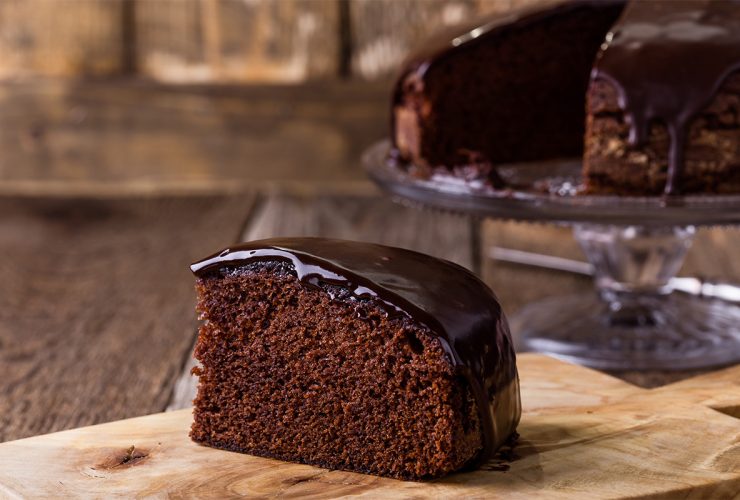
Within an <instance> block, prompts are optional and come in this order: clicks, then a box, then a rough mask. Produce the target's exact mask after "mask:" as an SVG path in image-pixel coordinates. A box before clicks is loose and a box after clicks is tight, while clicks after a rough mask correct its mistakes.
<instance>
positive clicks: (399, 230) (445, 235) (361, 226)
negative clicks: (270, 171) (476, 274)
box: [243, 192, 474, 269]
mask: <svg viewBox="0 0 740 500" xmlns="http://www.w3.org/2000/svg"><path fill="white" fill-rule="evenodd" d="M273 236H322V237H327V238H341V239H347V240H361V241H369V242H373V243H381V244H384V245H391V246H398V247H403V248H409V249H411V250H417V251H419V252H424V253H428V254H430V255H434V256H436V257H440V258H443V259H447V260H451V261H453V262H456V263H458V264H460V265H461V266H464V267H467V268H469V269H471V268H473V250H472V248H473V241H474V235H473V221H472V219H470V218H469V217H466V216H462V215H454V214H447V213H438V212H432V211H424V210H418V209H415V208H408V207H404V206H401V205H399V204H397V203H394V202H392V201H391V200H389V199H388V198H385V197H382V196H377V195H370V196H341V195H336V196H312V195H308V196H296V195H292V194H289V193H287V192H286V193H282V194H280V193H277V194H273V195H272V196H269V197H268V198H267V200H266V202H265V204H264V206H263V207H262V208H261V209H260V212H259V214H258V216H256V217H255V219H254V221H253V223H252V224H250V226H249V227H248V228H247V230H246V232H245V234H244V236H243V239H244V240H245V241H249V240H256V239H261V238H269V237H273Z"/></svg>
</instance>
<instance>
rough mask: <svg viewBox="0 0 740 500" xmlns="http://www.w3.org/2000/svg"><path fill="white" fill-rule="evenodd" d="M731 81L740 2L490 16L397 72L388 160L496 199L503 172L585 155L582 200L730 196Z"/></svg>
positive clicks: (738, 81)
mask: <svg viewBox="0 0 740 500" xmlns="http://www.w3.org/2000/svg"><path fill="white" fill-rule="evenodd" d="M739 69H740V2H738V1H737V0H661V1H633V2H627V1H626V0H570V1H567V0H563V1H559V2H549V3H547V4H546V5H544V6H540V7H535V8H529V9H524V10H521V11H517V12H514V13H509V14H505V15H497V16H491V17H488V18H485V19H483V20H481V21H479V22H478V23H476V24H475V25H474V26H471V27H467V28H464V29H461V30H457V31H455V32H454V33H452V34H446V35H443V36H442V37H435V38H434V39H433V40H430V41H429V42H428V43H426V44H425V45H424V46H423V47H422V49H421V50H420V51H419V52H417V53H415V54H413V55H412V56H411V57H410V58H409V60H408V62H407V63H405V64H404V67H403V69H402V71H401V76H400V78H399V80H398V83H397V84H396V87H395V90H394V94H393V102H392V124H393V125H392V138H393V143H394V150H393V156H392V158H393V160H394V162H395V163H396V164H398V165H399V167H401V168H404V169H407V170H409V171H410V172H411V173H412V174H413V175H417V176H422V177H429V176H431V175H434V174H442V175H446V176H454V177H461V178H464V179H468V180H484V181H485V182H487V183H488V184H490V185H492V186H494V187H503V186H504V182H503V181H502V180H501V178H500V176H499V175H497V171H496V167H497V166H498V165H501V164H508V163H521V162H528V161H539V160H552V159H558V158H566V157H577V156H581V155H583V158H584V170H583V173H584V179H585V188H586V192H590V193H609V194H625V195H646V194H647V195H651V194H660V193H666V194H680V193H737V192H740V119H739V118H738V117H739V116H740V74H738V73H736V71H737V70H739ZM584 124H585V125H586V130H585V140H584ZM584 143H585V148H584Z"/></svg>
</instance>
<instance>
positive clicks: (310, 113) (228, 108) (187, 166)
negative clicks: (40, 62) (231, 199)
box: [0, 81, 387, 188]
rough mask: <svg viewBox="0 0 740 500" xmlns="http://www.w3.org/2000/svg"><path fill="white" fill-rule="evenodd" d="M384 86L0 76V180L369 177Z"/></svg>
mask: <svg viewBox="0 0 740 500" xmlns="http://www.w3.org/2000/svg"><path fill="white" fill-rule="evenodd" d="M386 100H387V89H386V88H385V86H384V85H380V84H361V83H354V84H351V83H334V84H326V85H318V84H316V85H306V86H299V87H294V86H282V87H269V86H268V87H263V86H243V87H242V86H229V87H219V88H213V87H208V86H178V85H156V84H132V83H131V82H126V81H106V82H105V83H103V82H76V83H75V82H60V81H43V82H39V81H37V82H34V83H26V84H10V83H7V84H4V85H0V151H2V155H0V183H3V184H9V183H10V184H22V183H26V184H27V183H33V184H34V185H35V186H40V185H46V184H52V183H55V182H56V183H60V182H65V183H68V184H76V183H79V182H84V183H88V184H91V183H93V184H97V185H99V186H106V185H107V186H110V185H115V186H121V185H128V184H138V185H142V184H143V185H150V186H154V187H158V188H162V187H166V186H168V185H171V184H177V185H188V186H194V187H198V186H201V185H204V184H212V183H217V184H219V185H220V186H222V187H223V186H225V187H233V186H234V185H235V184H241V185H248V186H250V187H253V186H254V185H255V183H263V184H264V183H268V182H281V183H285V184H291V183H292V184H298V185H302V184H307V183H308V184H310V183H314V184H318V185H321V186H323V185H325V184H331V183H338V182H358V181H359V182H363V183H367V182H368V181H367V180H366V178H365V174H364V171H363V170H362V168H361V165H360V161H359V158H360V155H361V154H362V152H363V151H364V149H365V148H367V147H368V146H369V145H370V144H372V143H373V142H374V141H376V140H378V139H381V138H382V137H383V136H384V135H385V134H386V127H387V120H386V118H387V109H386V106H385V102H386Z"/></svg>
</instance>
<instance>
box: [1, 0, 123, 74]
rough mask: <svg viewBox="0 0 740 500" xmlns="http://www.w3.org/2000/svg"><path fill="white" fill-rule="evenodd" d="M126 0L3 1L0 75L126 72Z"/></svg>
mask: <svg viewBox="0 0 740 500" xmlns="http://www.w3.org/2000/svg"><path fill="white" fill-rule="evenodd" d="M126 1H127V0H105V1H100V0H3V1H2V2H0V33H2V36H0V78H18V77H24V76H64V77H66V76H77V77H93V76H94V77H99V76H110V75H119V74H122V73H124V72H125V71H126V69H127V68H126V63H125V60H126V52H127V47H126V37H125V33H124V24H123V19H124V5H125V2H126Z"/></svg>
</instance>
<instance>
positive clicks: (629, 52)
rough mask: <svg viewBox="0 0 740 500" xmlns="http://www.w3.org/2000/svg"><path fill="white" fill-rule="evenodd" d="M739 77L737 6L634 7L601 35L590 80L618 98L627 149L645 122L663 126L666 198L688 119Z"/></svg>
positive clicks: (675, 186) (723, 2) (675, 189)
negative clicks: (665, 134)
mask: <svg viewBox="0 0 740 500" xmlns="http://www.w3.org/2000/svg"><path fill="white" fill-rule="evenodd" d="M738 69H740V2H738V1H737V0H661V1H636V2H632V3H631V4H630V5H629V6H628V7H627V8H626V9H625V11H624V13H623V14H622V17H621V18H620V20H619V21H618V22H617V24H616V25H615V26H614V28H613V29H612V32H611V33H610V34H609V35H607V42H606V44H605V46H604V48H603V50H602V52H601V54H600V56H599V57H598V58H597V62H596V65H595V67H594V70H593V73H592V79H604V80H606V81H608V82H609V83H611V84H612V85H613V86H614V87H615V88H616V89H617V90H618V92H619V99H620V102H619V105H620V107H621V108H622V110H623V111H624V113H625V116H626V118H627V121H628V123H629V125H630V135H629V142H630V144H632V145H633V146H637V145H641V144H644V143H645V141H646V140H647V136H648V133H649V128H650V124H651V122H653V121H660V122H663V123H664V124H665V126H666V127H667V129H668V133H669V135H670V141H671V142H670V149H669V152H668V180H667V182H666V186H665V193H666V194H677V193H679V192H680V190H681V172H682V170H683V166H684V150H685V147H686V137H687V134H688V126H689V124H690V122H691V119H692V118H693V117H694V116H695V115H696V114H697V113H698V112H699V111H700V110H701V109H702V108H704V107H705V106H707V105H708V104H709V103H710V101H711V99H712V97H713V96H714V95H715V94H716V92H717V90H718V89H719V87H720V85H721V84H722V82H723V81H724V79H725V78H726V77H727V76H728V75H729V74H730V73H732V72H733V71H735V70H738Z"/></svg>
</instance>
